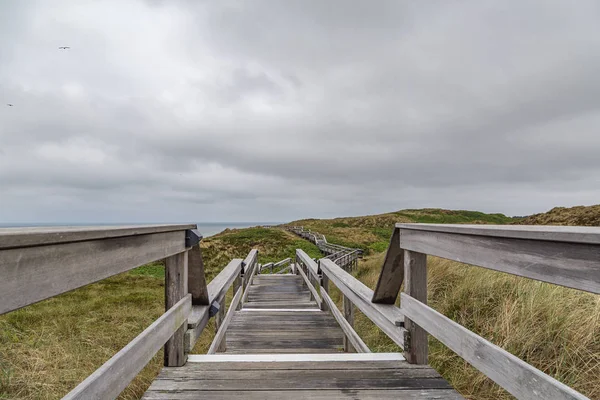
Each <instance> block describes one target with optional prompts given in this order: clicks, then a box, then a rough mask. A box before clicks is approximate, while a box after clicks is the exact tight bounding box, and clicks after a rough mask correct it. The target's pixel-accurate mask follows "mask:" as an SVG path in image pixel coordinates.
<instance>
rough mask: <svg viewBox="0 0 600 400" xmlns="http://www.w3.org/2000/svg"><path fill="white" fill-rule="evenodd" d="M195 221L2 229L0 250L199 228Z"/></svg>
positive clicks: (0, 229)
mask: <svg viewBox="0 0 600 400" xmlns="http://www.w3.org/2000/svg"><path fill="white" fill-rule="evenodd" d="M196 228H197V227H196V225H194V224H177V225H171V224H165V225H122V226H77V227H73V226H58V227H30V228H0V250H2V249H12V248H19V247H34V246H46V245H50V244H59V243H72V242H84V241H89V240H99V239H110V238H117V237H126V236H140V235H148V234H151V233H163V232H175V231H185V230H187V229H196Z"/></svg>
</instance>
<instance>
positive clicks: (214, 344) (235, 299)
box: [208, 288, 243, 354]
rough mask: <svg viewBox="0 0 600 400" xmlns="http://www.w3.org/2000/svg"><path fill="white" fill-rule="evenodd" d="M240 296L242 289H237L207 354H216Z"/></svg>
mask: <svg viewBox="0 0 600 400" xmlns="http://www.w3.org/2000/svg"><path fill="white" fill-rule="evenodd" d="M242 294H243V290H242V288H239V289H238V290H237V292H235V296H233V299H232V300H231V303H230V304H229V310H228V311H227V315H225V318H224V319H223V321H221V326H219V330H218V331H217V333H216V335H215V338H214V339H213V341H212V343H211V345H210V348H209V349H208V354H214V353H216V352H217V349H218V348H219V346H220V345H221V342H223V339H224V338H225V332H227V329H228V328H229V323H230V322H231V318H233V314H234V313H235V311H236V309H237V306H238V304H239V302H240V300H241V299H242Z"/></svg>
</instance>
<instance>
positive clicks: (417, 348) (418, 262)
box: [404, 250, 429, 365]
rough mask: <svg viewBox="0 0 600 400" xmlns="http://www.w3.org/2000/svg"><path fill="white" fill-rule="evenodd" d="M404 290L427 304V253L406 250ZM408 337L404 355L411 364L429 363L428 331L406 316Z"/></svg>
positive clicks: (405, 324)
mask: <svg viewBox="0 0 600 400" xmlns="http://www.w3.org/2000/svg"><path fill="white" fill-rule="evenodd" d="M404 276H405V282H404V292H405V293H406V294H407V295H409V296H411V297H412V298H414V299H416V300H418V301H420V302H421V303H423V304H427V255H425V254H423V253H416V252H413V251H408V250H405V251H404ZM404 327H405V328H406V331H407V332H406V333H407V335H406V337H405V341H404V343H405V345H404V357H405V358H406V361H408V362H409V363H411V364H425V365H426V364H428V353H429V347H428V344H427V332H426V331H425V330H424V329H423V328H421V327H420V326H419V325H418V324H416V323H415V322H414V321H412V320H411V319H410V318H408V317H406V316H405V317H404Z"/></svg>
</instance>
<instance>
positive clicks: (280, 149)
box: [0, 0, 600, 222]
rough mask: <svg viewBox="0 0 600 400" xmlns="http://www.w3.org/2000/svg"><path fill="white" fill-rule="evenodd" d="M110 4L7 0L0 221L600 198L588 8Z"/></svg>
mask: <svg viewBox="0 0 600 400" xmlns="http://www.w3.org/2000/svg"><path fill="white" fill-rule="evenodd" d="M116 5H117V3H112V2H109V1H107V2H92V1H89V2H78V3H77V4H74V3H72V2H67V1H57V2H53V3H52V4H47V3H46V2H41V1H38V2H26V3H24V2H17V1H14V2H8V3H6V2H5V3H3V4H2V5H0V46H1V47H0V48H1V49H2V52H0V97H1V99H0V100H1V101H2V103H12V104H15V106H14V107H4V105H3V107H0V222H14V221H21V222H35V221H42V222H44V221H53V222H61V221H70V222H78V221H87V222H90V221H98V222H101V221H107V222H119V221H128V222H136V221H219V220H249V221H252V220H254V221H257V220H290V219H294V218H299V217H308V216H316V217H319V216H323V217H327V216H336V215H351V214H366V213H375V212H384V211H390V210H395V209H400V208H405V207H448V208H465V209H479V210H483V211H490V212H492V211H493V212H504V213H507V214H526V213H531V212H538V211H543V210H545V209H547V208H550V207H552V206H555V205H576V204H591V203H598V202H600V185H598V183H600V182H599V180H600V178H599V177H600V157H598V154H599V153H600V134H598V132H597V130H598V128H597V127H598V126H600V80H598V79H597V71H599V70H600V53H599V52H598V51H596V49H597V48H598V46H599V45H600V28H598V24H597V19H598V16H599V14H600V7H599V6H598V4H597V3H596V2H593V1H581V2H579V3H578V7H572V5H570V4H568V3H567V2H564V1H541V0H540V1H524V2H516V1H509V2H502V3H497V2H480V1H467V2H464V1H461V2H452V1H450V2H448V1H443V2H442V1H440V2H435V1H434V2H427V4H423V2H418V3H408V2H397V1H381V2H377V4H375V5H374V4H372V3H368V2H363V1H356V2H347V1H343V2H341V1H328V2H321V1H287V2H276V1H253V2H240V1H225V2H192V1H184V0H178V1H172V2H164V1H134V0H129V1H126V2H119V3H118V5H119V7H116ZM63 45H68V46H71V49H70V50H69V51H59V50H58V46H63Z"/></svg>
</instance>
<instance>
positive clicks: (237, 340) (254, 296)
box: [143, 274, 462, 400]
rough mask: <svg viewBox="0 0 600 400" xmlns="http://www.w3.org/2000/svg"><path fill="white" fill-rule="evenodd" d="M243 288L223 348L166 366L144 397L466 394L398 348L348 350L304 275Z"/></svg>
mask: <svg viewBox="0 0 600 400" xmlns="http://www.w3.org/2000/svg"><path fill="white" fill-rule="evenodd" d="M246 290H247V291H248V295H247V301H246V302H244V304H243V306H242V308H241V310H239V311H233V317H232V319H231V322H230V324H229V326H228V327H227V331H226V336H225V339H224V340H223V342H224V343H225V346H221V350H222V351H224V352H223V353H218V354H209V355H190V356H188V362H187V364H186V365H184V366H182V367H175V368H172V367H166V368H164V369H163V370H162V372H161V373H160V375H159V376H158V378H157V379H156V380H155V381H154V382H153V383H152V386H150V388H149V389H148V391H147V392H146V394H145V395H144V397H143V399H145V400H167V399H168V400H188V399H232V398H239V399H277V400H279V399H446V400H449V399H461V398H462V397H460V396H459V395H458V394H457V393H456V392H455V391H454V390H453V389H452V388H451V386H450V385H449V384H448V382H446V381H445V380H444V379H443V378H442V377H441V376H440V375H439V374H438V373H437V372H435V370H433V369H432V368H430V367H427V366H422V365H413V364H409V363H407V362H406V361H405V360H404V357H403V356H402V355H401V354H399V353H343V350H344V344H343V342H344V332H343V331H342V329H341V328H340V325H339V324H338V322H337V321H336V320H335V319H334V317H333V316H332V314H331V313H330V312H327V311H323V310H321V309H320V308H319V306H318V304H317V302H316V301H315V300H314V299H312V298H311V292H310V291H309V290H308V288H307V286H306V284H305V282H304V280H303V278H302V277H301V276H299V275H293V274H281V275H257V276H254V277H253V278H252V279H251V281H250V284H249V285H248V287H247V288H246ZM223 347H224V348H223Z"/></svg>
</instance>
